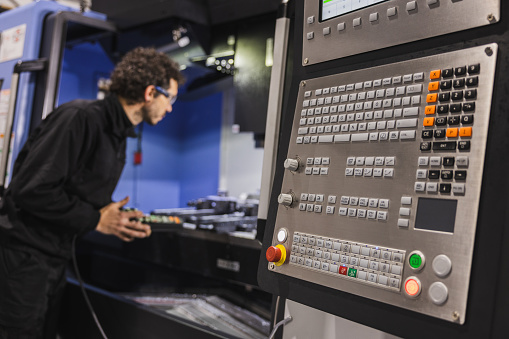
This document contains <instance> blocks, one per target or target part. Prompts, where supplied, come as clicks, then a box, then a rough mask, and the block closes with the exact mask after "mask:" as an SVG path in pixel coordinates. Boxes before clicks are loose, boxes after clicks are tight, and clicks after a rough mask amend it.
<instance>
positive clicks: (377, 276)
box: [290, 232, 406, 291]
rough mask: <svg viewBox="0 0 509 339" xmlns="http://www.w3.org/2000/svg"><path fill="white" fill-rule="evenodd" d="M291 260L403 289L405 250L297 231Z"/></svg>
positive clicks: (345, 277) (350, 277) (349, 277)
mask: <svg viewBox="0 0 509 339" xmlns="http://www.w3.org/2000/svg"><path fill="white" fill-rule="evenodd" d="M292 240H293V241H292V246H291V253H290V264H293V265H297V266H300V267H304V268H307V269H310V270H314V271H316V272H317V273H320V274H330V275H333V276H336V277H338V278H342V279H350V280H351V281H354V282H359V283H365V284H370V285H372V286H376V287H380V288H385V289H390V290H395V291H400V288H401V279H402V276H403V266H404V265H403V263H404V260H405V254H406V251H404V250H399V249H394V248H385V247H382V246H377V245H371V244H365V243H358V242H353V241H349V240H344V239H336V238H326V237H321V236H318V235H314V234H307V233H300V232H295V233H294V235H293V239H292Z"/></svg>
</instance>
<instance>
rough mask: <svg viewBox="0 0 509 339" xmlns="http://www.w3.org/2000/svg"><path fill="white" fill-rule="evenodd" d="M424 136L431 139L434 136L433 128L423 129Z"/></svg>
mask: <svg viewBox="0 0 509 339" xmlns="http://www.w3.org/2000/svg"><path fill="white" fill-rule="evenodd" d="M422 138H423V139H431V138H433V130H431V129H425V130H423V131H422Z"/></svg>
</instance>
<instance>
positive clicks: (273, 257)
mask: <svg viewBox="0 0 509 339" xmlns="http://www.w3.org/2000/svg"><path fill="white" fill-rule="evenodd" d="M265 257H266V258H267V260H268V261H269V262H278V261H279V260H281V250H280V249H279V248H277V247H276V246H270V247H269V248H267V253H265Z"/></svg>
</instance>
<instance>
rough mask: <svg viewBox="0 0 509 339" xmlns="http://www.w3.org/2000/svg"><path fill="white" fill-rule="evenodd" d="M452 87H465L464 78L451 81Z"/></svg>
mask: <svg viewBox="0 0 509 339" xmlns="http://www.w3.org/2000/svg"><path fill="white" fill-rule="evenodd" d="M453 86H454V88H463V87H465V79H456V80H454V82H453Z"/></svg>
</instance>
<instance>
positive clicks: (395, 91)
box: [266, 1, 498, 324]
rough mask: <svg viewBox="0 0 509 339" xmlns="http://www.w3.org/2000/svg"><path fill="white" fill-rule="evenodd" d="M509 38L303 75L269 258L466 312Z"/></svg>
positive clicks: (280, 269) (295, 273)
mask: <svg viewBox="0 0 509 339" xmlns="http://www.w3.org/2000/svg"><path fill="white" fill-rule="evenodd" d="M464 2H465V3H467V2H470V1H464ZM488 2H490V1H488ZM324 3H325V2H324ZM393 3H400V2H399V1H387V3H386V4H385V3H384V5H389V4H393ZM419 3H422V4H424V5H426V4H429V3H430V1H428V2H426V1H421V2H419ZM443 3H446V1H441V4H443ZM453 5H457V4H456V3H455V2H453ZM497 50H498V45H497V44H489V45H483V46H478V47H473V48H468V49H463V50H457V51H453V52H447V53H442V54H436V55H432V56H428V57H424V58H420V59H412V60H408V61H404V62H398V63H393V64H386V65H382V66H377V67H374V68H369V69H360V70H355V71H351V72H348V73H341V74H333V75H329V76H325V77H319V78H313V79H306V80H305V81H301V83H300V89H299V93H298V99H297V103H296V110H295V116H294V121H293V126H292V131H291V139H290V143H289V148H288V154H287V159H286V161H285V162H284V164H280V165H281V166H284V168H285V170H284V176H283V181H282V188H281V192H280V195H279V199H278V203H279V204H278V208H277V215H276V219H275V226H274V234H273V237H272V244H271V245H272V246H270V247H269V249H268V250H267V255H266V258H267V260H268V261H269V263H268V269H269V270H270V271H272V272H275V273H278V274H282V275H287V276H291V277H294V278H297V279H301V280H306V281H309V282H312V283H315V284H318V285H321V286H326V287H329V288H332V289H336V290H341V291H345V292H348V293H352V294H356V295H360V296H363V297H366V298H370V299H373V300H377V301H380V302H383V303H387V304H390V305H394V306H397V307H401V308H405V309H409V310H413V311H415V312H419V313H423V314H426V315H430V316H433V317H437V318H441V319H444V320H447V321H451V322H455V323H459V324H463V323H464V321H465V314H466V305H467V296H468V287H469V280H470V270H471V263H472V255H473V247H474V239H475V231H476V224H477V213H478V206H479V197H480V190H481V181H482V175H483V165H484V157H485V150H486V139H487V134H488V123H489V119H490V108H491V100H492V92H493V84H494V78H495V68H496V59H497Z"/></svg>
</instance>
